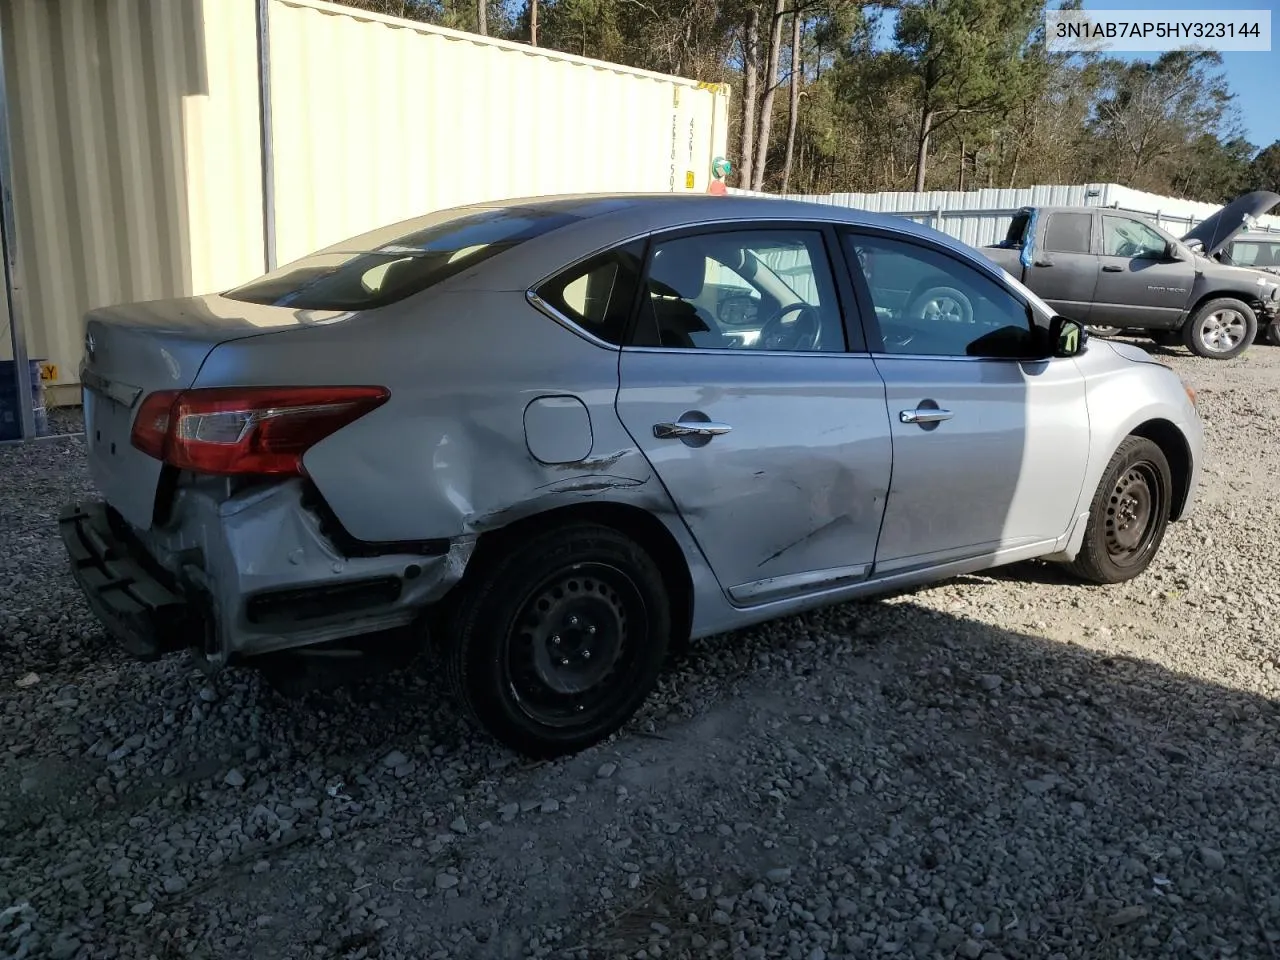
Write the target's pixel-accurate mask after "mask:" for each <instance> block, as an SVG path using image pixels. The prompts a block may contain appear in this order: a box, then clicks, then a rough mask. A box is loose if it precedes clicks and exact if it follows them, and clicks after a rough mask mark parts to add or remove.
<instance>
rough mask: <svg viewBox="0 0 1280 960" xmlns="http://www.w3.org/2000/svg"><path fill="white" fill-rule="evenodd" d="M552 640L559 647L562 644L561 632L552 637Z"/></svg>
mask: <svg viewBox="0 0 1280 960" xmlns="http://www.w3.org/2000/svg"><path fill="white" fill-rule="evenodd" d="M551 642H552V643H554V644H555V645H556V646H557V647H558V646H560V634H558V633H557V634H556V635H555V636H554V637H552V638H551Z"/></svg>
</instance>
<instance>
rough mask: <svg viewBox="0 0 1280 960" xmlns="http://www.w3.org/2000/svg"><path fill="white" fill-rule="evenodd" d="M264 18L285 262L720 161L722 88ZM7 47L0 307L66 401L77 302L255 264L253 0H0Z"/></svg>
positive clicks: (701, 179) (167, 289)
mask: <svg viewBox="0 0 1280 960" xmlns="http://www.w3.org/2000/svg"><path fill="white" fill-rule="evenodd" d="M267 11H268V22H269V48H270V61H271V71H270V77H271V115H272V125H273V130H272V145H273V150H272V160H273V164H274V170H275V176H274V184H275V203H274V215H275V218H274V219H275V226H276V249H275V253H276V260H277V262H278V263H286V262H288V261H290V260H292V259H296V258H297V257H300V256H303V255H305V254H306V253H308V252H310V251H312V250H315V249H317V248H319V247H322V246H325V245H327V244H330V243H334V242H337V241H339V240H342V239H344V238H345V237H348V236H351V235H353V234H356V233H360V232H363V231H365V230H368V229H371V228H373V227H376V226H380V225H383V224H387V223H391V222H395V221H397V220H402V219H405V218H407V217H411V216H416V215H418V214H421V213H426V212H430V211H431V210H435V209H439V208H441V207H445V206H451V205H455V204H460V203H468V202H474V201H479V200H493V199H502V198H508V197H518V196H529V195H534V194H545V193H556V192H594V191H608V190H628V191H657V192H666V191H676V192H684V191H691V192H703V191H705V190H706V189H707V186H708V183H709V181H710V175H711V174H710V170H711V164H712V161H713V159H714V158H715V157H716V156H719V155H723V154H724V153H725V152H726V146H727V136H728V120H727V105H728V93H729V92H728V90H727V88H724V87H709V86H707V85H703V84H698V83H696V82H694V81H691V80H685V79H681V78H677V77H667V76H662V75H659V74H653V73H647V72H644V71H637V70H631V69H628V68H625V67H620V66H616V65H613V64H607V63H601V62H597V61H592V60H587V59H584V58H581V57H573V56H570V55H567V54H561V53H557V52H555V51H549V50H543V49H540V48H533V47H528V46H524V45H522V44H515V43H507V42H504V41H498V40H491V39H488V38H484V37H478V36H474V35H470V34H464V33H459V32H456V31H450V30H443V29H439V28H434V27H429V26H424V25H422V24H418V23H413V22H410V21H405V20H397V19H394V18H391V17H384V16H380V15H377V14H371V13H365V12H363V11H357V10H353V9H351V8H348V7H340V6H336V5H334V4H330V3H325V2H321V0H270V2H269V3H268V5H267ZM0 39H2V41H3V52H4V73H5V81H6V84H5V86H6V92H7V100H8V111H9V133H10V151H11V154H12V157H13V170H12V184H11V187H12V190H13V196H14V200H15V203H14V219H15V221H16V222H15V228H16V235H17V244H16V250H15V251H14V253H15V254H16V260H17V274H16V278H17V280H18V281H19V283H20V286H19V287H17V288H16V289H15V290H14V303H15V309H16V312H17V314H18V316H19V317H20V318H22V319H23V321H24V322H23V329H24V330H25V331H26V344H27V352H28V355H29V356H30V357H32V358H39V359H47V360H49V361H51V363H52V364H53V365H54V366H56V368H57V373H56V378H55V380H54V383H56V384H64V385H68V387H71V385H74V384H75V382H76V378H77V369H76V368H77V366H78V364H79V361H80V357H81V353H82V337H83V315H84V313H85V312H86V311H87V310H89V309H91V308H93V307H96V306H101V305H106V304H111V303H118V302H122V301H130V300H144V299H154V298H161V297H170V296H183V295H189V294H199V293H208V292H213V291H217V290H223V289H226V288H228V287H231V286H234V285H236V284H238V283H241V282H243V281H245V280H248V279H250V278H252V277H254V276H256V275H257V274H259V273H261V272H262V270H263V266H264V249H265V247H264V233H263V229H264V228H263V223H264V216H263V178H262V152H261V137H260V127H259V114H260V104H259V94H258V30H257V20H256V12H255V0H95V2H90V0H0ZM0 316H2V314H0ZM10 355H11V354H10V345H9V331H8V330H7V329H0V356H3V357H6V358H7V357H9V356H10ZM59 393H60V395H59V396H56V397H55V399H56V400H58V401H59V402H67V401H69V400H70V401H74V400H76V399H78V392H77V391H76V390H74V389H67V390H63V391H60V392H59Z"/></svg>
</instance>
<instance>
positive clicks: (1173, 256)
mask: <svg viewBox="0 0 1280 960" xmlns="http://www.w3.org/2000/svg"><path fill="white" fill-rule="evenodd" d="M1164 258H1165V259H1166V260H1181V259H1182V251H1181V250H1179V249H1178V245H1177V244H1176V243H1174V242H1173V241H1172V240H1170V241H1169V242H1168V243H1166V244H1165V245H1164Z"/></svg>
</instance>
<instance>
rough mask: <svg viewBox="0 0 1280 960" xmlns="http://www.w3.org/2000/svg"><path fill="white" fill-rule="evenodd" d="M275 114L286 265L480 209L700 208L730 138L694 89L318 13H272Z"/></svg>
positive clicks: (398, 25)
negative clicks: (666, 203)
mask: <svg viewBox="0 0 1280 960" xmlns="http://www.w3.org/2000/svg"><path fill="white" fill-rule="evenodd" d="M271 99H272V116H273V121H272V123H273V127H274V131H273V147H274V155H275V165H276V221H277V227H276V229H277V254H278V257H279V261H280V262H281V263H285V262H288V261H289V260H292V259H295V258H297V257H300V256H303V255H304V254H306V253H309V252H310V251H312V250H315V249H316V248H318V247H322V246H326V245H328V244H330V243H335V242H337V241H339V240H342V239H344V238H345V237H349V236H351V235H353V234H356V233H360V232H363V231H365V230H369V229H372V228H374V227H377V226H380V225H382V224H387V223H393V222H395V221H397V220H402V219H404V218H406V217H410V216H415V215H417V214H419V213H422V212H424V211H428V210H434V209H439V208H441V207H448V206H454V205H457V204H463V203H472V202H476V201H480V200H491V199H497V198H504V197H522V196H529V195H533V194H541V193H577V192H594V191H608V190H641V191H660V192H661V191H669V190H674V191H684V190H692V191H696V192H704V191H705V190H706V189H707V185H708V182H709V180H710V175H711V162H712V160H714V159H715V157H716V156H717V155H718V154H721V153H724V151H725V146H726V137H727V119H726V108H727V101H726V97H725V96H723V95H717V94H716V93H715V91H714V90H712V89H708V88H706V87H700V86H699V85H698V84H695V83H694V82H692V81H687V80H679V79H676V78H673V77H666V76H662V75H660V74H651V73H645V72H641V71H636V70H630V69H626V68H623V67H619V66H616V65H614V64H608V63H602V62H599V61H593V60H586V59H584V58H581V57H572V56H569V55H566V54H562V53H557V52H556V51H552V50H543V49H540V48H536V47H529V46H525V45H523V44H515V43H506V42H503V41H497V40H488V39H486V38H483V37H479V36H476V35H473V34H466V33H458V32H455V31H451V30H444V29H440V28H436V27H429V26H424V25H422V24H418V23H411V22H409V21H405V20H396V19H393V18H391V17H384V16H378V15H375V14H369V13H363V12H353V11H352V10H351V8H348V7H340V6H336V5H333V4H328V3H321V2H314V0H276V2H273V3H272V5H271ZM689 178H692V179H691V180H690V179H689ZM317 199H319V200H320V201H321V202H317Z"/></svg>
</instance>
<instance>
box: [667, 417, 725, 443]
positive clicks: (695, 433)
mask: <svg viewBox="0 0 1280 960" xmlns="http://www.w3.org/2000/svg"><path fill="white" fill-rule="evenodd" d="M732 429H733V427H731V426H729V424H727V423H716V422H715V421H714V420H677V421H676V422H675V423H655V424H654V425H653V435H654V436H655V437H657V438H658V439H659V440H671V439H678V438H680V437H707V438H710V437H718V436H721V435H722V434H725V433H728V432H729V431H730V430H732Z"/></svg>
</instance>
